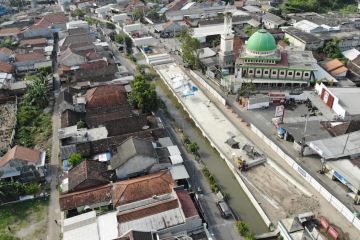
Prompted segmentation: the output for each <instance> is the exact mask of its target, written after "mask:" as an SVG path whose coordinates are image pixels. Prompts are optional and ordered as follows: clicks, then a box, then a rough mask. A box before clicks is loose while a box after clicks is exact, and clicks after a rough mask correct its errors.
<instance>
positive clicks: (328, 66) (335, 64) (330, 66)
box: [323, 58, 344, 72]
mask: <svg viewBox="0 0 360 240" xmlns="http://www.w3.org/2000/svg"><path fill="white" fill-rule="evenodd" d="M342 66H344V64H343V63H342V62H341V61H340V60H339V59H337V58H336V59H333V60H331V61H329V62H327V63H325V64H323V68H324V69H325V70H326V71H328V72H331V71H333V70H335V69H337V68H339V67H342Z"/></svg>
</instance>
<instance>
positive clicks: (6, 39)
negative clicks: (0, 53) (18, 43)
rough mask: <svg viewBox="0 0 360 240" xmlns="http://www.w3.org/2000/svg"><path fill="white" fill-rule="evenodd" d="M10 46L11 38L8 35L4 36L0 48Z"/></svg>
mask: <svg viewBox="0 0 360 240" xmlns="http://www.w3.org/2000/svg"><path fill="white" fill-rule="evenodd" d="M11 46H12V40H11V38H9V37H6V38H5V39H4V40H2V42H1V43H0V48H3V47H6V48H11Z"/></svg>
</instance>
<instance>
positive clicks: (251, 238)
mask: <svg viewBox="0 0 360 240" xmlns="http://www.w3.org/2000/svg"><path fill="white" fill-rule="evenodd" d="M245 240H255V236H254V234H252V233H249V234H247V235H246V237H245Z"/></svg>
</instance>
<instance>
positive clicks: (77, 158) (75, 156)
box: [69, 153, 83, 167]
mask: <svg viewBox="0 0 360 240" xmlns="http://www.w3.org/2000/svg"><path fill="white" fill-rule="evenodd" d="M82 160H83V157H82V156H81V154H80V153H72V154H71V155H70V157H69V163H70V164H71V165H72V166H73V167H75V166H76V165H78V164H79V163H80V162H81V161H82Z"/></svg>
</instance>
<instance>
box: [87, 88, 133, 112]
mask: <svg viewBox="0 0 360 240" xmlns="http://www.w3.org/2000/svg"><path fill="white" fill-rule="evenodd" d="M85 99H86V108H101V107H108V106H116V105H122V104H127V97H126V90H125V88H124V86H122V85H103V86H98V87H94V88H91V89H89V90H88V91H87V92H86V94H85Z"/></svg>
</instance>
